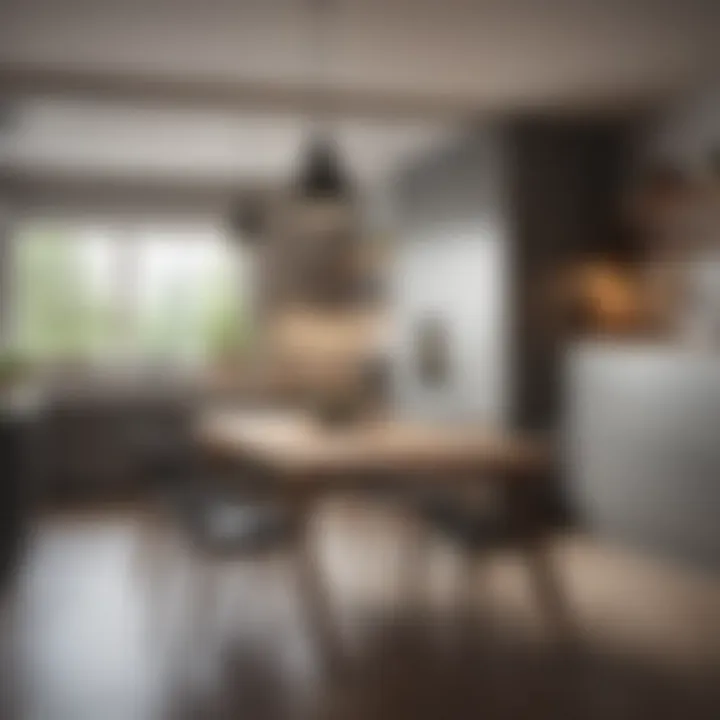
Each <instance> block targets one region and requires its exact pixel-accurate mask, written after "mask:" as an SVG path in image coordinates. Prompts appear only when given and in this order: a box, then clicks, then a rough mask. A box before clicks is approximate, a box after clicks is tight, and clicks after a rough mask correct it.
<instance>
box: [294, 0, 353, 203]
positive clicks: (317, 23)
mask: <svg viewBox="0 0 720 720" xmlns="http://www.w3.org/2000/svg"><path fill="white" fill-rule="evenodd" d="M308 2H309V3H310V11H311V23H312V29H313V39H312V45H313V48H312V51H313V59H314V65H315V72H316V73H317V75H316V78H315V81H316V82H317V83H318V84H319V85H320V84H321V76H322V73H323V70H324V69H325V68H326V67H329V66H330V65H329V58H328V54H329V53H328V50H329V47H328V41H329V30H330V28H329V18H330V11H331V2H332V0H308ZM322 94H323V88H319V92H318V96H319V97H322ZM313 110H314V112H313V115H314V117H313V123H314V124H315V128H314V130H313V131H312V134H311V136H310V138H309V139H308V141H307V145H306V148H305V150H304V151H303V154H302V156H301V159H300V168H299V172H298V174H297V177H296V179H295V187H294V189H295V192H296V194H297V195H298V196H299V197H300V199H303V200H308V201H317V200H320V201H336V202H342V201H344V200H346V199H347V198H348V197H349V196H350V195H351V194H352V187H351V182H350V179H349V177H348V175H347V173H346V171H345V167H344V166H343V163H342V159H341V157H340V153H339V152H338V147H337V142H336V141H335V139H334V138H333V137H332V135H331V134H330V132H329V131H328V130H327V128H323V127H322V124H321V122H320V117H319V115H320V113H319V112H318V108H317V107H316V108H313Z"/></svg>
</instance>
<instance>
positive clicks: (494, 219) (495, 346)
mask: <svg viewBox="0 0 720 720" xmlns="http://www.w3.org/2000/svg"><path fill="white" fill-rule="evenodd" d="M502 182H503V152H502V142H501V138H500V136H499V135H498V134H496V133H494V132H492V131H485V132H482V133H476V134H474V135H473V136H472V137H471V138H466V139H464V140H462V141H460V142H458V143H457V144H453V145H452V146H451V147H448V148H445V149H444V150H442V151H439V152H437V153H435V154H434V155H432V156H430V157H428V158H426V159H424V160H422V161H420V162H419V163H417V164H415V165H414V166H413V167H411V168H409V169H408V170H407V171H406V172H405V173H404V174H403V176H402V177H401V178H400V179H399V181H398V183H397V186H396V189H395V193H396V195H395V197H396V211H397V222H398V227H399V234H400V249H399V251H398V256H397V259H396V263H395V269H394V273H393V278H392V288H393V293H392V302H393V308H394V316H393V323H392V345H393V350H394V368H395V373H394V383H393V385H394V402H395V405H396V408H397V410H398V412H400V413H401V414H412V415H414V416H416V417H417V416H418V415H420V416H425V417H430V418H433V419H438V420H443V421H465V420H470V421H473V420H474V421H488V422H492V423H499V424H502V423H504V422H506V420H507V419H508V415H509V404H510V403H509V400H510V392H509V391H510V387H509V378H510V373H509V370H508V359H509V353H508V349H509V348H508V340H509V327H508V326H509V308H508V302H509V287H508V271H509V262H508V260H509V249H508V244H507V242H506V237H505V218H504V210H503V192H502ZM428 316H431V317H437V318H440V319H442V321H443V322H444V323H445V324H446V327H447V335H448V338H449V366H450V373H449V378H448V379H447V382H444V383H442V384H440V385H433V384H431V385H428V384H427V383H424V382H423V380H422V378H421V377H420V375H419V372H418V358H417V354H416V350H417V348H416V344H415V341H416V331H417V327H418V323H419V322H420V321H421V320H422V318H424V317H428Z"/></svg>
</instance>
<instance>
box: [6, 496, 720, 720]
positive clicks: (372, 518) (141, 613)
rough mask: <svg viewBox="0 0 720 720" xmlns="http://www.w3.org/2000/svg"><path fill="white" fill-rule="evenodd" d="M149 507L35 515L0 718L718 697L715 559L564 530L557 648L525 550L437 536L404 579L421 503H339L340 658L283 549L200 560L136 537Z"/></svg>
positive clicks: (327, 540)
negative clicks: (459, 545) (711, 571)
mask: <svg viewBox="0 0 720 720" xmlns="http://www.w3.org/2000/svg"><path fill="white" fill-rule="evenodd" d="M142 518H143V515H142V513H140V512H138V511H137V510H136V509H135V508H132V507H127V508H118V509H114V510H107V509H99V510H97V511H93V512H88V511H85V512H78V513H71V512H63V513H55V514H48V515H47V516H44V517H42V518H41V519H39V520H38V522H37V524H36V529H35V532H34V534H33V536H32V538H31V542H30V543H29V547H28V549H27V553H26V557H25V560H24V562H23V564H22V566H21V567H20V568H19V569H18V572H17V575H16V578H15V582H14V585H13V588H12V592H11V593H10V594H9V596H8V597H7V600H6V605H5V607H4V609H3V615H2V618H1V621H2V628H0V630H1V631H2V635H1V636H0V703H2V705H1V711H2V714H1V715H0V717H2V718H3V720H5V719H6V718H7V720H26V719H27V720H85V719H87V720H99V719H100V718H102V720H116V719H117V720H149V719H152V720H155V719H162V720H181V719H185V718H188V719H189V718H193V719H194V718H203V719H205V718H210V719H213V718H223V719H224V718H248V719H250V720H265V719H275V718H277V719H278V720H284V719H285V718H292V719H294V718H312V719H314V718H322V719H325V718H328V719H330V718H332V719H333V720H334V719H337V720H346V719H348V720H356V719H357V720H359V719H361V718H362V719H366V718H367V719H369V718H373V719H378V720H383V719H385V718H387V719H388V720H390V719H392V720H397V719H401V718H412V719H413V720H423V719H424V718H442V719H443V720H446V719H448V718H461V719H463V720H464V719H465V718H470V717H483V718H489V719H490V720H493V719H494V718H618V719H625V718H632V719H635V718H653V719H654V720H655V719H661V720H662V719H663V718H682V719H683V720H687V719H688V718H690V719H694V718H698V719H699V718H702V719H704V718H707V719H708V720H711V719H714V718H717V717H720V690H719V689H718V687H720V683H718V680H720V669H719V668H720V578H718V577H715V578H713V577H711V576H701V575H700V574H698V573H696V572H693V571H690V570H687V569H684V568H678V567H670V566H665V565H663V564H661V563H659V562H657V561H654V560H651V559H648V558H643V557H639V556H634V555H631V554H629V553H627V552H625V551H621V550H619V549H614V548H610V547H603V546H601V545H599V544H597V543H595V542H593V541H590V540H588V539H586V538H582V537H577V536H574V537H563V538H558V540H557V542H556V543H555V546H554V549H553V554H554V559H555V561H556V563H557V567H558V568H559V571H560V575H561V578H562V580H563V583H564V587H565V589H566V597H565V600H566V602H567V604H568V606H569V607H570V608H572V613H573V618H572V619H573V621H574V623H575V624H576V626H577V627H578V628H579V629H580V632H581V639H580V643H579V645H578V646H577V647H574V648H561V647H559V646H558V645H557V644H556V643H555V642H554V640H553V636H552V634H551V633H549V631H548V627H547V624H546V622H545V620H546V618H545V617H544V615H543V613H542V612H541V611H540V608H539V607H538V605H537V603H536V602H535V598H534V596H533V595H532V593H531V592H530V585H529V583H528V577H527V574H526V573H525V572H524V570H525V568H524V566H523V560H522V558H521V557H519V556H515V555H513V554H510V553H507V554H497V555H493V556H491V557H487V558H485V559H483V561H482V562H474V563H473V564H472V566H471V565H470V564H469V562H468V561H467V558H463V557H460V556H458V555H457V554H456V553H455V552H453V551H452V550H451V549H450V548H448V547H446V546H444V545H442V544H441V543H440V542H439V541H438V542H433V543H432V544H430V545H428V547H427V549H426V550H423V555H424V561H425V565H426V567H427V573H426V574H425V575H423V576H422V577H415V578H414V579H413V585H412V588H414V592H413V593H410V592H409V590H408V588H409V587H411V586H410V585H408V582H407V576H408V573H407V572H405V571H406V570H407V567H406V565H407V558H408V557H409V556H408V554H407V551H408V549H409V542H410V541H411V539H412V538H414V537H415V535H414V534H413V533H412V532H411V530H412V529H413V527H412V523H411V522H410V521H409V520H408V519H407V518H403V517H402V516H401V515H400V514H399V512H398V511H397V510H393V509H387V508H380V507H378V506H372V505H369V504H367V505H366V504H362V503H359V502H356V501H353V502H350V501H347V502H333V503H329V504H328V505H327V506H326V507H324V508H323V509H322V510H321V511H320V512H319V513H318V515H317V517H316V525H315V531H316V532H315V538H316V540H317V554H318V559H319V561H320V562H321V563H322V568H323V570H324V572H325V574H326V577H327V579H328V582H329V587H330V591H331V597H332V600H333V609H334V611H335V612H334V619H335V620H337V623H338V628H339V631H340V633H341V637H342V646H343V647H344V648H345V650H346V654H347V659H348V662H347V664H346V665H345V666H343V668H342V671H341V672H340V671H339V668H329V669H328V668H323V665H322V664H321V663H319V662H318V656H317V648H316V645H315V644H314V643H313V642H311V638H310V637H309V636H308V633H307V627H306V626H305V624H304V623H303V614H302V612H301V611H300V608H299V605H298V601H297V595H296V593H295V589H296V587H295V584H294V577H295V576H294V575H293V572H292V567H291V565H290V563H289V562H288V560H287V559H286V558H284V557H283V556H282V555H276V556H271V557H266V558H264V559H258V560H254V561H252V562H248V561H237V562H232V561H228V562H224V563H210V562H207V561H200V562H198V561H197V558H193V556H192V555H191V553H190V552H189V551H188V549H187V548H186V547H185V546H184V544H183V543H182V542H181V539H180V538H178V537H177V536H176V535H175V534H174V533H173V532H172V529H171V528H169V527H166V526H163V525H159V524H155V525H153V530H154V532H153V533H152V540H151V541H150V542H148V541H144V542H142V543H141V542H140V539H141V538H142V537H144V535H143V534H141V533H140V532H139V528H140V527H141V520H142ZM410 549H411V548H410ZM470 609H471V610H472V612H469V610H470ZM333 670H335V671H333Z"/></svg>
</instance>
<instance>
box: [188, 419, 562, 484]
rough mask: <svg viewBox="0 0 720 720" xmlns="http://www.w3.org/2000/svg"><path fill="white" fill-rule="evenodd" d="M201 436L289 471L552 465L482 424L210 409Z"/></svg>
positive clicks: (528, 444)
mask: <svg viewBox="0 0 720 720" xmlns="http://www.w3.org/2000/svg"><path fill="white" fill-rule="evenodd" d="M197 435H198V438H199V440H200V442H201V444H202V445H203V446H204V447H205V448H206V449H208V450H211V451H214V452H216V453H219V454H222V455H225V456H228V457H237V458H238V459H248V460H252V461H255V462H259V463H261V464H265V465H267V466H270V467H271V468H273V469H276V470H278V471H283V472H287V473H297V474H306V473H342V472H347V473H352V472H364V471H383V470H387V471H407V472H414V471H420V472H421V471H424V470H428V471H442V470H452V469H463V470H468V471H469V470H478V471H483V470H495V471H498V472H502V473H505V474H513V475H522V474H530V473H538V472H541V471H542V470H543V469H545V468H546V467H547V466H548V464H549V463H550V460H551V453H550V449H549V446H548V443H546V442H544V441H542V440H541V439H540V438H537V437H533V436H528V435H522V434H517V433H513V432H506V431H499V430H492V429H489V428H484V427H477V426H467V425H460V426H448V425H432V424H427V423H419V422H408V421H401V420H389V419H381V420H373V421H366V422H362V423H358V424H354V425H349V426H343V427H327V426H324V425H323V424H321V423H320V422H318V421H316V420H314V419H313V418H312V417H311V416H310V415H309V414H304V413H301V412H278V411H268V412H259V411H255V412H242V411H235V410H217V411H212V410H210V411H206V412H205V413H203V414H202V415H201V417H200V418H199V420H198V426H197Z"/></svg>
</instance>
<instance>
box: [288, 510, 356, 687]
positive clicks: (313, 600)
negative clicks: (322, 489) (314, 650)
mask: <svg viewBox="0 0 720 720" xmlns="http://www.w3.org/2000/svg"><path fill="white" fill-rule="evenodd" d="M296 512H297V523H298V528H297V536H296V540H295V564H296V570H297V579H298V589H299V599H300V602H301V603H302V606H303V612H304V614H305V620H306V622H307V625H308V629H309V631H310V632H311V634H312V636H313V641H314V642H316V643H317V647H318V649H319V651H320V655H321V659H322V662H323V664H324V666H325V669H326V670H328V671H330V672H333V673H335V672H337V671H338V670H339V669H340V668H341V666H342V664H343V660H344V658H343V653H342V650H341V647H340V641H339V637H338V633H337V628H336V626H335V623H334V621H333V616H332V609H331V603H330V600H329V594H328V591H327V587H326V584H325V581H324V578H323V575H322V570H321V568H320V562H319V557H318V554H317V551H316V549H315V548H314V547H313V543H312V527H311V526H312V522H311V521H312V512H311V506H310V504H309V503H308V502H303V503H301V504H299V505H298V506H297V510H296Z"/></svg>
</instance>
